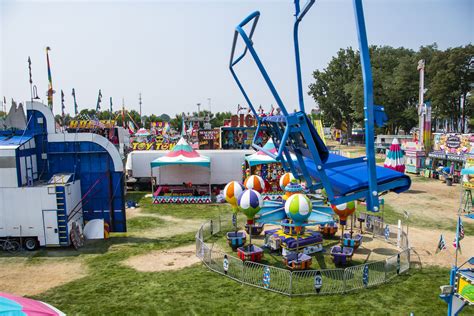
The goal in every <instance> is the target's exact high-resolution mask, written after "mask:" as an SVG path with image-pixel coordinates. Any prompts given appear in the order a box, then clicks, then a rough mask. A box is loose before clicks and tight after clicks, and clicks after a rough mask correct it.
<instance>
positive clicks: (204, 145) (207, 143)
mask: <svg viewBox="0 0 474 316" xmlns="http://www.w3.org/2000/svg"><path fill="white" fill-rule="evenodd" d="M198 139H199V148H200V149H219V147H220V146H219V143H220V131H219V130H218V129H211V130H199V131H198Z"/></svg>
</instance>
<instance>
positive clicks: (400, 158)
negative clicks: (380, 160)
mask: <svg viewBox="0 0 474 316" xmlns="http://www.w3.org/2000/svg"><path fill="white" fill-rule="evenodd" d="M383 166H384V167H385V168H389V169H392V170H396V171H399V172H405V157H404V155H403V151H402V149H401V148H400V143H399V142H398V139H396V138H394V139H393V141H392V144H391V145H390V148H389V149H388V152H387V157H386V158H385V162H384V164H383Z"/></svg>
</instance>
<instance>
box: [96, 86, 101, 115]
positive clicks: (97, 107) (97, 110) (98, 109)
mask: <svg viewBox="0 0 474 316" xmlns="http://www.w3.org/2000/svg"><path fill="white" fill-rule="evenodd" d="M100 102H102V90H100V89H99V95H98V96H97V106H96V108H95V110H96V112H99V111H100Z"/></svg>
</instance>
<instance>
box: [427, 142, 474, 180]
mask: <svg viewBox="0 0 474 316" xmlns="http://www.w3.org/2000/svg"><path fill="white" fill-rule="evenodd" d="M469 155H474V134H455V133H434V134H433V147H432V151H431V152H429V153H428V157H427V158H426V160H425V170H423V174H424V175H425V176H428V177H433V178H440V176H441V178H450V179H452V182H454V183H459V181H460V178H461V169H462V167H463V164H464V162H465V161H466V158H467V157H468V156H469ZM443 170H446V171H448V170H449V172H443Z"/></svg>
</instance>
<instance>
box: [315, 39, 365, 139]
mask: <svg viewBox="0 0 474 316" xmlns="http://www.w3.org/2000/svg"><path fill="white" fill-rule="evenodd" d="M358 68H359V61H358V59H357V56H356V53H355V52H354V50H353V49H352V48H350V47H349V48H347V49H341V50H339V51H338V53H337V56H336V57H333V59H332V60H331V61H330V62H329V64H328V66H327V68H325V69H324V70H323V71H319V70H316V71H314V72H313V78H314V79H315V82H314V83H311V84H310V85H309V93H308V94H309V95H311V96H312V97H313V99H314V100H315V102H316V103H317V104H318V105H319V108H320V109H321V113H322V116H323V119H324V122H326V123H327V124H333V125H334V126H335V127H336V128H342V125H343V123H345V125H346V126H347V135H346V136H347V139H350V138H351V136H352V135H351V134H352V126H353V123H354V119H355V118H354V114H355V111H354V106H353V104H352V102H351V98H352V94H351V91H348V89H347V88H346V86H347V85H350V84H351V83H352V82H353V81H354V78H355V74H356V71H357V69H358Z"/></svg>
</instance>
